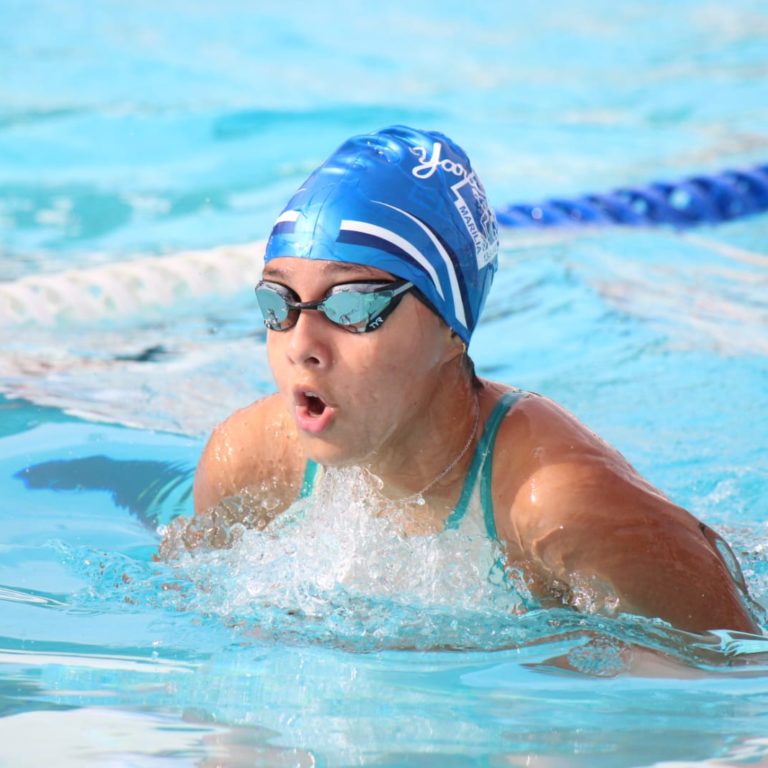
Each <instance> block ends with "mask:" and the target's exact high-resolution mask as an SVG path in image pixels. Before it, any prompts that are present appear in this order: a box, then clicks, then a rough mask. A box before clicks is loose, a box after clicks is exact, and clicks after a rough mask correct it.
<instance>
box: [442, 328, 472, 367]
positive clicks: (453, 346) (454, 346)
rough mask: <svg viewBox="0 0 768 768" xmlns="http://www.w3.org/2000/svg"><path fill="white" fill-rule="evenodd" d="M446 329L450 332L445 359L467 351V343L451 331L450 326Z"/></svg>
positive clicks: (451, 358) (450, 358)
mask: <svg viewBox="0 0 768 768" xmlns="http://www.w3.org/2000/svg"><path fill="white" fill-rule="evenodd" d="M446 328H447V326H446ZM447 330H448V332H449V333H450V339H449V342H448V349H449V354H448V356H447V358H446V359H448V360H453V359H454V358H456V357H461V356H462V355H465V354H466V352H467V345H466V342H465V341H464V339H462V338H461V336H459V334H458V333H456V331H452V330H451V329H450V328H447Z"/></svg>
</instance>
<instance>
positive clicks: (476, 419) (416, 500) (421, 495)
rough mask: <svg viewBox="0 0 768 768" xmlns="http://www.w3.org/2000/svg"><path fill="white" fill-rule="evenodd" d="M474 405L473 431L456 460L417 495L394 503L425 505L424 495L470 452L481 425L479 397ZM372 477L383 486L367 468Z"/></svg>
mask: <svg viewBox="0 0 768 768" xmlns="http://www.w3.org/2000/svg"><path fill="white" fill-rule="evenodd" d="M474 404H475V408H474V411H475V416H474V419H473V421H472V429H471V430H470V432H469V437H467V441H466V442H465V443H464V445H463V446H462V448H461V450H460V451H459V452H458V453H457V454H456V456H455V457H454V459H453V460H452V461H451V462H450V463H449V464H448V465H447V466H446V467H445V469H443V470H442V471H441V472H440V473H439V474H438V475H437V476H436V477H434V478H432V480H430V481H429V482H428V483H427V484H426V485H425V486H424V487H423V488H422V489H421V490H420V491H416V493H411V494H409V495H408V496H404V497H403V498H401V499H394V500H393V501H396V502H397V503H398V504H410V503H416V504H420V505H421V504H424V503H425V502H424V494H425V493H426V492H427V491H428V490H430V488H433V487H434V486H435V485H437V484H438V483H439V482H440V481H441V480H442V479H443V478H444V477H446V476H447V475H448V473H449V472H450V471H451V470H452V469H454V468H455V467H456V465H457V464H458V463H459V462H460V461H461V460H462V459H463V458H464V455H465V454H466V452H467V451H468V450H469V446H470V445H472V441H473V440H474V439H475V434H476V433H477V427H478V424H479V423H480V401H479V400H478V398H477V397H475V398H474ZM365 471H366V472H367V473H368V474H369V475H370V476H371V477H373V478H374V479H375V480H376V481H377V485H379V484H381V480H380V478H378V477H376V475H374V474H373V473H372V472H371V471H370V470H369V469H368V468H367V467H366V470H365Z"/></svg>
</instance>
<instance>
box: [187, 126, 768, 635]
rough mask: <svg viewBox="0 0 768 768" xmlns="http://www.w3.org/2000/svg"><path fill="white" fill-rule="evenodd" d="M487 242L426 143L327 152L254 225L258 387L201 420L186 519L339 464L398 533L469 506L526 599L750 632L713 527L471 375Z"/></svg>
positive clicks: (446, 156)
mask: <svg viewBox="0 0 768 768" xmlns="http://www.w3.org/2000/svg"><path fill="white" fill-rule="evenodd" d="M497 250H498V241H497V233H496V223H495V219H494V215H493V212H492V209H491V208H490V207H489V205H488V202H487V199H486V196H485V192H484V190H483V187H482V185H481V183H480V181H479V179H478V178H477V175H476V174H475V173H474V171H473V170H472V168H471V165H470V162H469V159H468V158H467V156H466V155H465V153H464V152H463V151H462V150H461V149H460V148H459V147H458V146H456V145H455V144H454V143H453V142H452V141H450V139H448V138H447V137H446V136H444V135H442V134H439V133H433V132H425V131H417V130H413V129H410V128H406V127H403V126H397V127H393V128H389V129H386V130H383V131H380V132H378V133H375V134H371V135H365V136H358V137H354V138H352V139H350V140H349V141H347V142H346V143H345V144H343V145H342V146H341V147H340V148H339V149H338V150H337V151H336V152H335V153H334V154H333V155H332V156H331V157H330V158H329V159H328V160H327V161H326V162H325V163H324V164H323V165H322V166H320V168H318V169H317V170H316V171H315V172H314V173H313V174H312V175H311V176H310V177H309V179H308V180H307V181H306V182H305V183H304V185H303V186H302V187H301V188H300V189H299V190H298V192H297V193H296V194H295V195H294V196H293V198H292V199H291V200H290V201H289V203H288V205H287V206H286V208H285V210H284V211H283V213H282V214H281V215H280V216H279V217H278V219H277V221H276V223H275V225H274V228H273V230H272V233H271V235H270V238H269V241H268V243H267V247H266V253H265V258H264V263H265V266H264V271H263V275H262V279H261V281H260V282H259V284H258V285H257V287H256V298H257V301H258V305H259V307H260V309H261V312H262V313H263V316H264V322H265V324H266V327H267V329H268V331H267V350H268V356H269V363H270V366H271V369H272V373H273V376H274V379H275V382H276V384H277V389H278V393H277V394H275V395H272V396H270V397H267V398H264V399H262V400H259V401H257V402H255V403H253V404H252V405H249V406H247V407H246V408H244V409H242V410H240V411H237V412H236V413H234V414H233V415H232V416H230V417H229V418H228V419H227V420H226V421H225V422H223V423H222V424H221V425H219V426H218V427H217V428H216V430H215V431H214V432H213V434H212V436H211V438H210V440H209V442H208V444H207V446H206V448H205V451H204V453H203V456H202V458H201V460H200V463H199V466H198V470H197V474H196V478H195V510H196V514H197V515H198V517H200V516H203V515H205V514H208V513H209V511H210V510H211V509H219V510H223V512H221V514H222V515H223V516H224V517H223V519H224V520H225V522H227V523H232V522H244V523H245V524H247V525H259V526H263V525H266V524H268V523H269V520H271V519H272V518H273V517H275V516H277V515H279V514H280V513H281V512H282V511H284V510H285V509H287V508H288V507H289V506H290V505H291V504H292V503H293V502H295V501H296V500H297V499H298V498H299V497H300V496H303V495H304V496H306V495H308V494H310V493H311V492H312V486H313V483H314V482H316V480H317V475H318V473H322V472H323V471H324V468H327V467H340V466H350V465H354V466H358V467H360V468H362V470H363V471H364V472H365V473H366V474H368V475H370V476H371V477H372V478H375V480H376V482H375V488H376V489H377V491H376V492H377V493H378V494H379V495H380V497H381V500H382V509H390V508H393V506H396V507H397V509H398V510H399V514H400V517H401V519H402V525H403V532H404V534H406V535H418V534H426V533H434V532H437V531H440V530H442V529H444V528H450V527H455V526H457V525H459V524H460V522H461V520H462V518H466V517H467V516H473V515H474V516H477V517H478V518H479V519H480V520H481V521H482V523H483V525H484V527H485V529H486V531H487V534H488V536H490V537H494V538H498V540H499V542H500V543H501V545H502V547H503V550H504V552H505V555H506V559H507V563H508V565H509V567H511V568H516V569H520V570H522V571H523V572H524V573H525V575H526V577H527V579H528V581H529V583H530V585H531V588H532V589H533V590H534V592H535V593H537V594H539V595H557V596H559V597H561V598H562V599H563V600H564V601H565V602H567V603H570V604H574V605H576V607H578V602H577V601H576V600H574V597H573V596H574V595H575V594H577V593H583V592H584V590H585V589H586V590H588V592H589V594H591V595H593V596H595V597H596V598H597V600H598V602H599V604H600V605H604V606H611V607H612V608H613V609H614V610H617V611H623V612H629V613H634V614H640V615H643V616H651V617H660V618H662V619H664V620H666V621H668V622H670V623H671V624H673V625H675V626H677V627H679V628H681V629H685V630H690V631H695V632H700V631H705V630H708V629H732V630H743V631H749V632H754V631H758V626H757V623H756V621H755V620H754V618H753V617H752V615H751V613H750V610H749V608H748V603H749V598H748V596H747V593H746V587H745V585H744V581H743V578H742V576H741V573H740V571H739V568H738V564H737V563H736V561H735V558H734V557H733V555H732V554H731V552H730V550H729V549H728V546H727V545H726V544H725V542H724V541H723V540H722V539H721V538H720V537H719V536H718V535H717V534H716V533H715V532H714V531H712V530H711V529H709V528H708V527H707V526H705V525H704V524H703V523H701V522H699V521H698V520H697V519H695V518H694V517H693V516H692V515H690V514H689V513H688V512H687V511H685V510H684V509H682V508H681V507H679V506H677V505H675V504H673V503H672V502H671V501H670V500H669V499H667V498H666V497H665V496H664V495H663V494H662V493H660V492H659V491H658V490H656V489H655V488H654V487H652V486H651V485H650V484H649V483H648V482H647V481H646V480H644V479H643V478H642V477H640V476H639V475H638V473H637V472H636V471H635V470H634V469H633V468H632V467H631V466H630V465H629V464H628V463H627V461H626V460H625V459H624V458H623V457H622V456H621V455H620V454H619V453H618V452H617V451H616V450H615V449H613V448H611V447H610V446H608V445H607V444H606V443H604V442H603V441H602V440H601V439H600V438H598V437H597V436H596V435H594V434H593V433H592V432H591V431H589V430H588V429H587V428H586V427H585V426H584V425H582V424H581V423H579V422H578V421H577V420H576V419H575V418H574V417H573V416H571V415H570V414H569V413H567V412H566V411H564V410H563V409H562V408H560V407H559V406H558V405H556V404H555V403H553V402H552V401H550V400H548V399H547V398H545V397H541V396H538V395H535V394H532V393H528V392H523V391H520V390H516V389H512V388H510V387H508V386H506V385H503V384H500V383H496V382H492V381H486V380H482V379H478V378H477V377H476V376H475V373H474V368H473V365H472V362H471V360H470V358H469V356H468V354H467V346H468V344H469V341H470V338H471V336H472V332H473V330H474V328H475V327H476V325H477V321H478V318H479V316H480V313H481V310H482V308H483V305H484V303H485V299H486V296H487V294H488V291H489V289H490V286H491V283H492V280H493V276H494V273H495V271H496V268H497ZM243 492H250V493H252V494H257V495H259V494H260V495H261V496H262V497H264V499H265V501H264V503H263V504H262V508H263V512H262V514H261V517H260V518H259V519H258V520H257V519H254V518H253V517H252V516H248V517H243V518H242V519H237V516H238V514H240V513H239V512H237V511H235V512H234V513H233V512H232V510H238V509H240V508H239V507H237V506H236V505H235V506H233V505H229V506H228V505H227V499H228V498H231V497H233V496H237V495H238V494H241V493H243ZM393 502H394V505H393ZM227 510H229V511H227ZM215 517H216V516H215V515H214V517H213V518H210V519H215ZM206 527H208V532H207V533H206V534H205V535H204V534H203V533H201V532H202V531H203V530H204V529H205V528H206ZM201 537H203V538H205V539H206V541H207V543H209V544H214V545H215V544H217V543H225V539H223V540H222V541H217V539H216V534H215V531H214V533H213V534H211V533H210V526H207V524H206V526H197V527H196V526H195V525H194V522H193V523H192V524H190V525H189V526H188V529H187V531H185V532H184V534H183V536H182V538H183V540H184V541H185V543H186V544H187V545H188V546H194V545H195V544H197V543H199V542H200V538H201Z"/></svg>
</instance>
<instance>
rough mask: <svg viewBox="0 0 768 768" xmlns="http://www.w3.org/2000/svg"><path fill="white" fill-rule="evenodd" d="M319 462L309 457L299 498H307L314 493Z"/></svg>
mask: <svg viewBox="0 0 768 768" xmlns="http://www.w3.org/2000/svg"><path fill="white" fill-rule="evenodd" d="M317 466H318V465H317V462H315V461H312V459H307V465H306V466H305V467H304V479H303V480H302V481H301V490H300V491H299V499H306V498H307V497H309V496H311V495H312V488H313V487H314V485H315V475H316V474H317Z"/></svg>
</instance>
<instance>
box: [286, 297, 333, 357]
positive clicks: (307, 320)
mask: <svg viewBox="0 0 768 768" xmlns="http://www.w3.org/2000/svg"><path fill="white" fill-rule="evenodd" d="M329 325H330V323H329V321H328V320H326V318H324V317H323V316H322V314H321V313H320V312H316V311H314V310H304V311H303V312H301V313H300V314H299V319H298V320H297V322H296V325H294V326H293V328H291V329H289V330H288V331H286V333H287V334H288V335H289V337H290V338H289V340H288V346H287V355H288V360H289V361H290V362H291V363H292V364H293V365H300V366H306V367H309V368H315V369H323V368H327V367H328V366H329V365H330V364H331V361H332V359H333V356H332V345H331V343H330V338H329V337H330V334H331V332H332V329H331V328H329Z"/></svg>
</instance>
